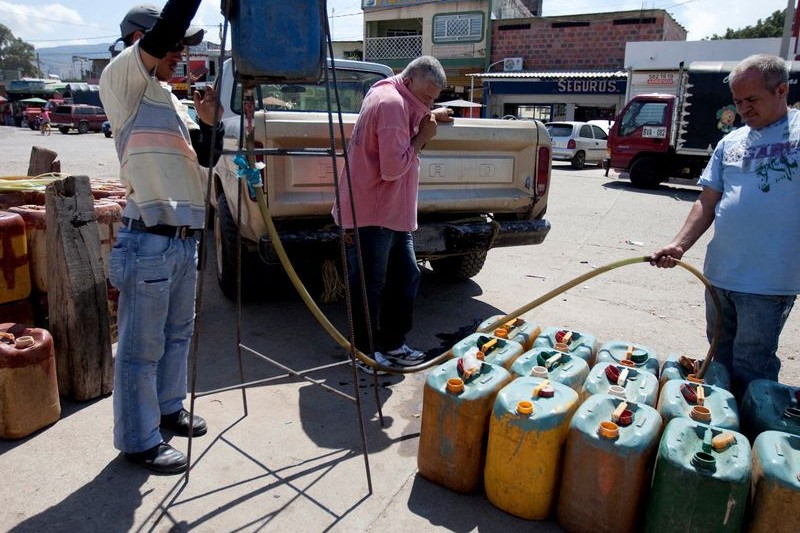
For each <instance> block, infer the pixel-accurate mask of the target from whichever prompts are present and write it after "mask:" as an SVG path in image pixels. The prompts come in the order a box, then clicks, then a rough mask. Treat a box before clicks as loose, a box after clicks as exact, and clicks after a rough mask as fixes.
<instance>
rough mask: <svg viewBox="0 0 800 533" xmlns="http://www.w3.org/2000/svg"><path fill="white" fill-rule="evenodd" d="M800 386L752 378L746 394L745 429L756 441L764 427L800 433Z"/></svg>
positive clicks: (795, 433)
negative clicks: (799, 402)
mask: <svg viewBox="0 0 800 533" xmlns="http://www.w3.org/2000/svg"><path fill="white" fill-rule="evenodd" d="M798 401H800V388H798V387H790V386H788V385H783V384H781V383H778V382H777V381H769V380H766V379H757V380H754V381H751V382H750V385H748V387H747V391H745V393H744V396H743V397H742V409H741V418H742V433H744V434H745V435H747V437H748V438H749V439H750V441H751V442H753V441H754V440H755V439H756V437H758V435H759V433H761V432H762V431H767V430H773V431H783V432H784V433H791V434H792V435H800V404H798Z"/></svg>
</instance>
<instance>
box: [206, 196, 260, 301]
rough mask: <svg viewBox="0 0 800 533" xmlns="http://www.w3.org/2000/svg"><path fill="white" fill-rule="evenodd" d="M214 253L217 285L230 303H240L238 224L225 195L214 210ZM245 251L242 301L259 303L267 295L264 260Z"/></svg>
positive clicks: (242, 264)
mask: <svg viewBox="0 0 800 533" xmlns="http://www.w3.org/2000/svg"><path fill="white" fill-rule="evenodd" d="M214 251H215V252H216V256H217V257H216V261H215V265H216V270H217V282H218V283H219V287H220V289H221V290H222V293H223V294H224V295H225V297H226V298H228V299H229V300H234V301H235V300H236V280H237V276H236V271H237V264H236V260H237V259H236V255H237V254H236V252H237V240H236V220H235V219H234V218H233V214H231V210H230V208H229V207H228V200H227V198H225V194H224V193H223V194H220V195H219V197H218V198H217V209H215V210H214ZM241 251H242V263H241V267H242V271H241V275H242V300H250V301H252V300H255V299H258V298H259V297H261V295H262V294H263V290H262V288H263V286H264V283H265V280H264V279H259V276H258V274H259V272H260V271H261V270H262V269H260V268H259V266H260V260H259V259H258V258H257V257H255V254H253V253H251V252H249V251H248V250H247V249H246V248H245V247H244V246H242V247H241Z"/></svg>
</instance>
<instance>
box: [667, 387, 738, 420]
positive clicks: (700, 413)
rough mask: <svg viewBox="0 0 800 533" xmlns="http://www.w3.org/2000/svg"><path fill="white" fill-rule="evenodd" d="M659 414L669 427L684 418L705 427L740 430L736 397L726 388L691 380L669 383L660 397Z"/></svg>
mask: <svg viewBox="0 0 800 533" xmlns="http://www.w3.org/2000/svg"><path fill="white" fill-rule="evenodd" d="M657 409H658V412H659V413H661V416H662V417H663V418H664V423H665V424H666V423H667V422H669V421H670V420H672V419H673V418H676V417H679V416H682V417H686V418H691V419H692V420H695V421H697V422H700V423H703V424H709V425H712V426H717V427H720V428H723V429H732V430H734V431H739V409H738V408H737V407H736V398H735V397H734V396H733V394H731V393H730V392H728V391H726V390H725V389H720V388H719V387H715V386H713V385H701V384H700V383H693V382H691V381H684V380H679V379H673V380H670V381H667V382H666V383H665V384H664V387H663V388H662V389H661V395H660V396H659V397H658V407H657Z"/></svg>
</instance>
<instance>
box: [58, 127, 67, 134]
mask: <svg viewBox="0 0 800 533" xmlns="http://www.w3.org/2000/svg"><path fill="white" fill-rule="evenodd" d="M58 131H60V132H61V133H63V134H64V135H66V134H67V133H69V127H67V126H60V127H59V128H58Z"/></svg>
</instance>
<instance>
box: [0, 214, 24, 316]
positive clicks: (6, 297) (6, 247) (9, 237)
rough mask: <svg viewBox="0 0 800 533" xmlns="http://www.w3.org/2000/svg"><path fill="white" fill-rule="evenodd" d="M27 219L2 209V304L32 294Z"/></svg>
mask: <svg viewBox="0 0 800 533" xmlns="http://www.w3.org/2000/svg"><path fill="white" fill-rule="evenodd" d="M28 262H29V254H28V241H27V239H26V232H25V221H24V220H22V217H20V216H19V215H18V214H16V213H12V212H8V211H0V304H3V303H7V302H14V301H17V300H24V299H25V298H27V297H28V296H30V294H31V273H30V268H29V266H28Z"/></svg>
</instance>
